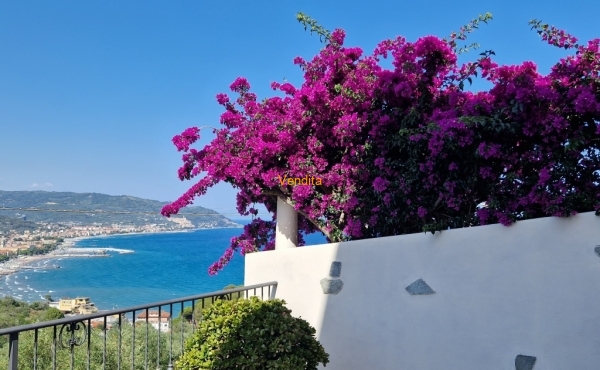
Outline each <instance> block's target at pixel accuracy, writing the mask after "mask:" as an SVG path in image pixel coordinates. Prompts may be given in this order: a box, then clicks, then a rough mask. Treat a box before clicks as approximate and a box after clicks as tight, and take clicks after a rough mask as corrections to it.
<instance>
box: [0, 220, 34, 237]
mask: <svg viewBox="0 0 600 370" xmlns="http://www.w3.org/2000/svg"><path fill="white" fill-rule="evenodd" d="M38 228H39V226H38V225H37V224H36V223H34V222H31V221H25V220H23V219H21V218H14V217H6V216H0V234H1V233H8V232H9V231H11V230H16V231H17V232H19V233H22V232H23V231H26V230H29V231H33V230H35V229H38Z"/></svg>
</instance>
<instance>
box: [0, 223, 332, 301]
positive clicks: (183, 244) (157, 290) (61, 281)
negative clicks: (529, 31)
mask: <svg viewBox="0 0 600 370" xmlns="http://www.w3.org/2000/svg"><path fill="white" fill-rule="evenodd" d="M236 222H238V223H240V224H243V223H246V222H247V221H243V220H238V221H236ZM241 230H242V229H241V228H224V229H201V230H193V231H188V232H169V233H153V234H131V235H127V234H126V235H115V236H102V237H92V238H88V239H83V240H80V241H78V242H77V244H76V246H78V247H82V248H86V247H94V248H101V247H112V248H118V249H130V250H133V251H135V252H134V253H132V254H118V253H114V252H109V255H110V257H65V258H58V259H46V260H41V261H37V262H35V263H34V264H32V265H31V266H32V267H34V268H32V269H28V270H22V271H20V272H18V273H16V274H12V275H8V276H6V277H4V278H2V279H1V280H0V295H1V296H12V297H15V298H16V299H19V300H23V301H26V302H30V303H31V302H34V301H43V300H44V296H45V295H47V294H50V295H51V297H52V298H53V299H55V300H56V299H60V298H64V297H72V298H73V297H79V296H84V297H90V300H91V301H92V302H93V303H95V305H96V307H98V308H99V309H101V310H110V309H117V308H126V307H129V306H133V305H138V304H145V303H152V302H157V301H161V300H166V299H173V298H178V297H185V296H190V295H195V294H202V293H209V292H212V291H217V290H221V289H223V288H224V287H225V286H227V285H229V284H235V285H241V284H243V283H244V257H243V256H241V255H240V254H239V253H236V254H235V255H234V257H233V259H232V260H231V262H230V263H229V264H228V265H227V266H226V267H225V268H224V269H223V270H221V271H220V272H219V273H218V274H217V275H214V276H210V275H209V274H208V267H209V266H210V265H211V264H212V263H213V262H215V261H217V260H218V259H219V257H221V255H222V254H223V252H224V251H225V249H226V248H227V247H228V246H229V240H230V239H231V238H232V237H234V236H237V235H239V234H240V233H241ZM305 240H306V244H307V245H316V244H322V243H325V237H324V236H323V235H321V234H319V235H317V234H311V235H307V236H305ZM56 266H58V267H59V268H57V267H56Z"/></svg>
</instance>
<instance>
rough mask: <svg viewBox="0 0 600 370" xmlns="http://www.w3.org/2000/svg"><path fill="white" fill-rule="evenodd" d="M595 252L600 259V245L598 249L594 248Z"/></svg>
mask: <svg viewBox="0 0 600 370" xmlns="http://www.w3.org/2000/svg"><path fill="white" fill-rule="evenodd" d="M594 252H596V254H597V255H598V257H600V245H597V246H596V248H594Z"/></svg>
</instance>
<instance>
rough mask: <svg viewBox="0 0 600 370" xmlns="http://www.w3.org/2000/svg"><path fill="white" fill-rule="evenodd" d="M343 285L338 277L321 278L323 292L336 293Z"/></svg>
mask: <svg viewBox="0 0 600 370" xmlns="http://www.w3.org/2000/svg"><path fill="white" fill-rule="evenodd" d="M343 286H344V282H342V281H341V280H340V279H328V278H325V279H321V288H323V294H338V293H339V292H340V290H342V287H343Z"/></svg>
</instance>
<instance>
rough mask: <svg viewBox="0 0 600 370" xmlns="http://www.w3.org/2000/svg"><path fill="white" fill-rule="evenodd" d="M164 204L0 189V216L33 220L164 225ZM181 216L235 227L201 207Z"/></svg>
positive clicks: (123, 197) (199, 224)
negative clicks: (162, 211) (161, 212)
mask: <svg viewBox="0 0 600 370" xmlns="http://www.w3.org/2000/svg"><path fill="white" fill-rule="evenodd" d="M165 204H167V202H159V201H156V200H150V199H143V198H136V197H132V196H128V195H119V196H114V195H107V194H99V193H71V192H53V191H52V192H51V191H2V190H0V216H8V217H12V218H19V219H21V220H22V221H25V220H26V221H32V222H48V223H63V224H80V225H111V224H128V225H135V226H143V225H148V224H158V225H161V224H163V225H167V224H170V221H169V220H167V219H166V218H165V217H163V216H162V215H161V214H160V210H161V208H162V207H163V206H164V205H165ZM181 216H184V217H185V218H186V219H187V220H189V221H190V222H191V224H192V225H193V227H234V226H236V224H235V223H234V222H232V221H231V220H229V219H228V218H226V217H225V216H222V215H220V214H219V213H217V212H215V211H213V210H212V209H208V208H204V207H188V208H186V209H183V210H182V212H181V213H180V216H175V218H180V217H181ZM11 222H14V221H11Z"/></svg>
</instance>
